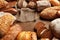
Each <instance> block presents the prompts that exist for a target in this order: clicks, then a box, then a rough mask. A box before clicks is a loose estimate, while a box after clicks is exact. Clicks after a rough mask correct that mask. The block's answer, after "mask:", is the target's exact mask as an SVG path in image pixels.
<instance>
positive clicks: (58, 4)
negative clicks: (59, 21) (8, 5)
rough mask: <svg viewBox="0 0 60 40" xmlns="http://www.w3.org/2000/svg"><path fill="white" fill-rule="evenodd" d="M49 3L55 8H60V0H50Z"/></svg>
mask: <svg viewBox="0 0 60 40" xmlns="http://www.w3.org/2000/svg"><path fill="white" fill-rule="evenodd" d="M49 1H50V3H51V4H52V5H53V6H60V2H59V1H58V0H49Z"/></svg>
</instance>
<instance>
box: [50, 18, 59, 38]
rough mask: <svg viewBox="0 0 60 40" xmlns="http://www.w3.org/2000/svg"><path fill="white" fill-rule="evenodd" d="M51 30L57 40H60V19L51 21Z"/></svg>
mask: <svg viewBox="0 0 60 40" xmlns="http://www.w3.org/2000/svg"><path fill="white" fill-rule="evenodd" d="M50 29H51V31H52V33H53V35H54V36H55V37H56V38H60V18H57V19H55V20H53V21H51V23H50Z"/></svg>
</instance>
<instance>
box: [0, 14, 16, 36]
mask: <svg viewBox="0 0 60 40" xmlns="http://www.w3.org/2000/svg"><path fill="white" fill-rule="evenodd" d="M2 14H3V15H0V16H1V17H0V35H5V34H6V33H7V31H8V30H9V28H10V26H11V25H12V24H13V22H14V21H15V20H16V18H15V17H14V16H13V15H11V14H9V13H6V14H4V13H2Z"/></svg>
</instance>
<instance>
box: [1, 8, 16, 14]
mask: <svg viewBox="0 0 60 40" xmlns="http://www.w3.org/2000/svg"><path fill="white" fill-rule="evenodd" d="M0 11H3V12H8V13H11V14H17V10H16V9H15V8H5V9H1V10H0Z"/></svg>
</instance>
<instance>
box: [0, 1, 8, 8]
mask: <svg viewBox="0 0 60 40" xmlns="http://www.w3.org/2000/svg"><path fill="white" fill-rule="evenodd" d="M7 4H8V2H7V1H5V0H0V8H4V7H6V6H7Z"/></svg>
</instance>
